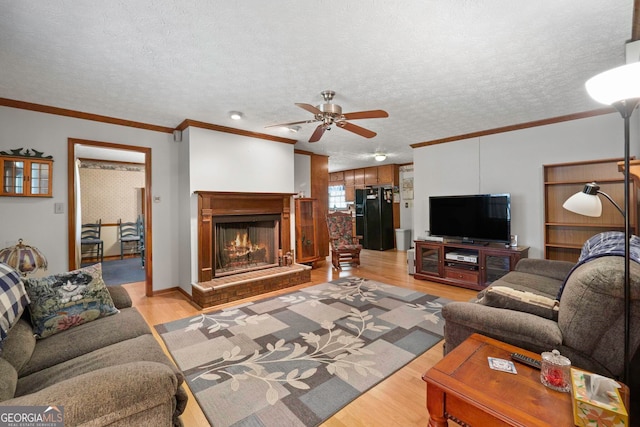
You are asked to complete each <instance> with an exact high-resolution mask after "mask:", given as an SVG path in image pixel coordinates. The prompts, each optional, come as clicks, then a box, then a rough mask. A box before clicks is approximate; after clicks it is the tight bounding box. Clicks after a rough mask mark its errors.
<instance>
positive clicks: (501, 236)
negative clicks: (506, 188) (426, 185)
mask: <svg viewBox="0 0 640 427" xmlns="http://www.w3.org/2000/svg"><path fill="white" fill-rule="evenodd" d="M429 231H430V233H431V235H432V236H439V237H446V238H451V239H460V240H462V241H464V242H469V243H482V242H504V243H509V242H510V241H511V195H510V194H508V193H504V194H472V195H465V196H432V197H429Z"/></svg>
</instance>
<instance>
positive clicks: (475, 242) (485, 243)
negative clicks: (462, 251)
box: [460, 239, 489, 246]
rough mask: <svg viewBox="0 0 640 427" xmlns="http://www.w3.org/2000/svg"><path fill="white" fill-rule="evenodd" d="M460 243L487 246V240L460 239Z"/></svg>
mask: <svg viewBox="0 0 640 427" xmlns="http://www.w3.org/2000/svg"><path fill="white" fill-rule="evenodd" d="M460 243H462V244H463V245H473V246H488V245H489V242H483V241H480V240H479V241H475V240H465V239H462V240H461V241H460Z"/></svg>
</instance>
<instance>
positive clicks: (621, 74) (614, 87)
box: [585, 62, 640, 105]
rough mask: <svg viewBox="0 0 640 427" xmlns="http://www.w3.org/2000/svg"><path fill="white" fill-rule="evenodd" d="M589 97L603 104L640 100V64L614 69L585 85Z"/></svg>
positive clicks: (588, 81)
mask: <svg viewBox="0 0 640 427" xmlns="http://www.w3.org/2000/svg"><path fill="white" fill-rule="evenodd" d="M585 87H586V88H587V92H588V93H589V95H590V96H591V97H592V98H593V99H595V100H596V101H598V102H600V103H601V104H606V105H612V104H615V103H616V102H620V101H624V100H628V99H634V98H640V62H634V63H631V64H627V65H623V66H621V67H616V68H612V69H611V70H608V71H605V72H603V73H600V74H598V75H596V76H593V77H591V78H590V79H589V80H587V82H586V83H585Z"/></svg>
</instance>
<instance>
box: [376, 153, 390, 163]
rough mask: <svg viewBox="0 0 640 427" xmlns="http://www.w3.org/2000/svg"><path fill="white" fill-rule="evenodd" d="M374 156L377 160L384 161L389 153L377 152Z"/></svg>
mask: <svg viewBox="0 0 640 427" xmlns="http://www.w3.org/2000/svg"><path fill="white" fill-rule="evenodd" d="M373 158H374V159H376V162H383V161H385V160H386V159H387V155H386V154H384V153H376V154H374V155H373Z"/></svg>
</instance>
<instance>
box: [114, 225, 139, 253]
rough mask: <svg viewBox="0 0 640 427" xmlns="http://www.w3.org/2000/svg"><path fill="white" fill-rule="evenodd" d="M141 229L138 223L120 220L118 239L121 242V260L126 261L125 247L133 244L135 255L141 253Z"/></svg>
mask: <svg viewBox="0 0 640 427" xmlns="http://www.w3.org/2000/svg"><path fill="white" fill-rule="evenodd" d="M139 232H140V227H139V225H138V222H122V220H121V219H118V237H119V240H120V259H124V252H125V246H127V245H128V244H131V245H130V246H131V250H132V252H133V253H136V254H138V253H140V234H138V233H139Z"/></svg>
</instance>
